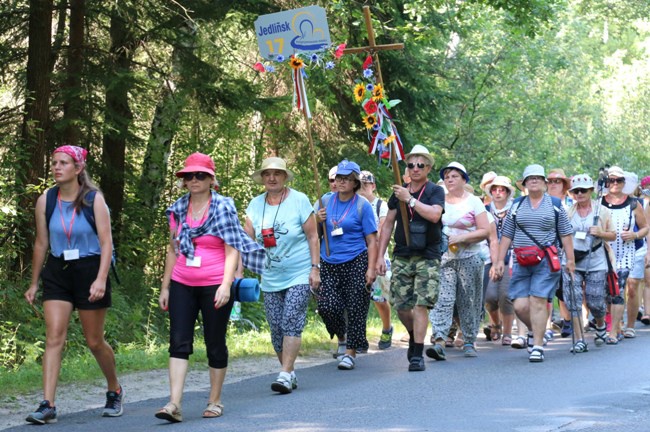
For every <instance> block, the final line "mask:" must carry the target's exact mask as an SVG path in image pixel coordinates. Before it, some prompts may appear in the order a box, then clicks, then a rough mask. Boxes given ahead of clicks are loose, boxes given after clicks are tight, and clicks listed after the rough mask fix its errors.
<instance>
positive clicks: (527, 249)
mask: <svg viewBox="0 0 650 432" xmlns="http://www.w3.org/2000/svg"><path fill="white" fill-rule="evenodd" d="M514 252H515V258H517V263H518V264H519V265H520V266H523V267H532V266H536V265H537V264H539V263H540V262H542V260H543V259H544V252H543V251H542V250H541V249H540V248H538V247H537V246H523V247H517V248H515V249H514Z"/></svg>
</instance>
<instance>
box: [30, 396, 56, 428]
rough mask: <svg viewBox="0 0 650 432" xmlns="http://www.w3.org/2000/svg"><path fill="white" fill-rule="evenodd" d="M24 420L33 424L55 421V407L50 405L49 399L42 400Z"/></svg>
mask: <svg viewBox="0 0 650 432" xmlns="http://www.w3.org/2000/svg"><path fill="white" fill-rule="evenodd" d="M25 421H28V422H30V423H35V424H48V423H56V407H53V406H51V405H50V401H48V400H44V401H43V402H41V403H40V405H39V406H38V408H37V409H36V411H34V412H33V413H31V414H30V415H28V416H27V418H26V419H25Z"/></svg>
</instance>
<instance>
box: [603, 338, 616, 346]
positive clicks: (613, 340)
mask: <svg viewBox="0 0 650 432" xmlns="http://www.w3.org/2000/svg"><path fill="white" fill-rule="evenodd" d="M605 343H606V344H607V345H618V338H615V337H613V336H607V339H605Z"/></svg>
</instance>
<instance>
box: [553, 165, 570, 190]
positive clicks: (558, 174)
mask: <svg viewBox="0 0 650 432" xmlns="http://www.w3.org/2000/svg"><path fill="white" fill-rule="evenodd" d="M550 179H560V180H562V183H564V189H565V190H566V189H569V188H570V187H571V179H570V178H568V177H567V176H566V174H564V170H563V169H562V168H553V169H552V170H550V171H549V172H548V177H547V180H550Z"/></svg>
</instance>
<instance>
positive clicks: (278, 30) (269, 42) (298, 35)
mask: <svg viewBox="0 0 650 432" xmlns="http://www.w3.org/2000/svg"><path fill="white" fill-rule="evenodd" d="M255 34H256V35H257V44H258V45H259V48H260V53H261V55H262V57H264V58H265V59H269V60H270V59H274V58H276V57H277V56H278V55H282V56H284V58H287V57H289V56H290V55H292V54H294V53H299V52H311V51H319V50H321V49H323V48H326V47H328V46H329V45H330V44H331V41H330V31H329V27H328V26H327V15H326V14H325V9H323V8H322V7H320V6H308V7H304V8H300V9H293V10H290V11H284V12H278V13H274V14H268V15H262V16H260V17H259V18H257V20H255Z"/></svg>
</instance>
